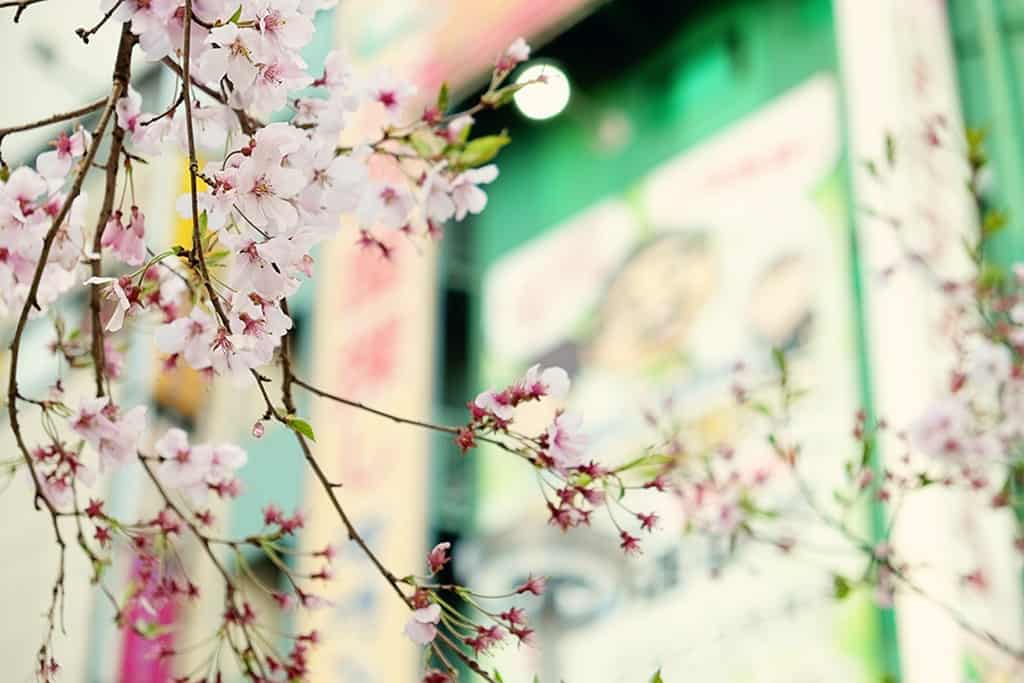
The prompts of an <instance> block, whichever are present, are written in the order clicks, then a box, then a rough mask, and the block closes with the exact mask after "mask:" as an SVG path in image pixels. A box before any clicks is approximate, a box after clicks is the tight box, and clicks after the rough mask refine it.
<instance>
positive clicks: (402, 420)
mask: <svg viewBox="0 0 1024 683" xmlns="http://www.w3.org/2000/svg"><path fill="white" fill-rule="evenodd" d="M290 382H291V383H293V384H296V385H298V386H300V387H302V388H303V389H305V390H306V391H308V392H310V393H312V394H316V395H317V396H319V397H321V398H326V399H330V400H331V401H334V402H336V403H340V404H342V405H346V406H350V407H352V408H358V409H359V410H363V411H366V412H368V413H371V414H373V415H377V416H378V417H383V418H387V419H388V420H391V421H392V422H396V423H398V424H405V425H413V426H415V427H422V428H424V429H430V430H432V431H435V432H443V433H445V434H458V433H459V429H460V428H459V427H452V426H449V425H439V424H433V423H431V422H423V421H421V420H412V419H409V418H407V417H401V416H400V415H395V414H394V413H389V412H387V411H386V410H381V409H379V408H373V407H372V406H368V405H366V404H365V403H360V402H359V401H354V400H352V399H350V398H345V397H344V396H338V395H337V394H332V393H330V392H329V391H324V390H323V389H319V388H317V387H315V386H313V385H312V384H309V383H308V382H304V381H303V380H301V379H299V378H298V377H295V376H292V377H291V379H290Z"/></svg>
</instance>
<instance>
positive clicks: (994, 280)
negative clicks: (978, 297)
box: [978, 263, 1006, 290]
mask: <svg viewBox="0 0 1024 683" xmlns="http://www.w3.org/2000/svg"><path fill="white" fill-rule="evenodd" d="M1005 280H1006V273H1005V272H1004V271H1003V269H1002V268H1000V267H999V266H997V265H996V264H994V263H986V264H985V265H984V266H983V267H982V269H981V275H980V277H979V278H978V285H979V286H980V287H981V289H982V290H991V289H995V288H996V287H998V286H999V285H1001V284H1002V283H1003V282H1004V281H1005Z"/></svg>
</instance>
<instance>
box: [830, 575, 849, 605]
mask: <svg viewBox="0 0 1024 683" xmlns="http://www.w3.org/2000/svg"><path fill="white" fill-rule="evenodd" d="M852 591H853V586H851V585H850V580H849V579H847V578H846V577H845V576H840V575H839V574H836V575H834V576H833V577H832V594H833V595H835V596H836V599H837V600H843V599H845V598H846V597H847V596H848V595H849V594H850V593H851V592H852Z"/></svg>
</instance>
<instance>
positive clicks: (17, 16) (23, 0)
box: [0, 0, 46, 24]
mask: <svg viewBox="0 0 1024 683" xmlns="http://www.w3.org/2000/svg"><path fill="white" fill-rule="evenodd" d="M40 2H46V0H10V1H9V2H0V9H6V8H8V7H17V8H18V10H17V11H16V12H15V13H14V23H15V24H17V23H18V22H19V21H20V20H21V13H22V12H24V11H25V8H26V7H30V6H32V5H35V4H38V3H40Z"/></svg>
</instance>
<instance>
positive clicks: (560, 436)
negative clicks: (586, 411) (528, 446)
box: [546, 413, 587, 469]
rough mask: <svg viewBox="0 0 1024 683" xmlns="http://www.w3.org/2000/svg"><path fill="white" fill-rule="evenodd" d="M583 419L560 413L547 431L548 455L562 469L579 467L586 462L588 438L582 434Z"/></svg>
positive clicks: (571, 414) (578, 416)
mask: <svg viewBox="0 0 1024 683" xmlns="http://www.w3.org/2000/svg"><path fill="white" fill-rule="evenodd" d="M582 426H583V418H582V417H581V416H580V415H577V414H574V413H559V414H558V415H556V416H555V419H554V421H553V422H552V423H551V425H550V426H549V427H548V429H547V432H546V434H547V439H548V454H549V455H550V456H551V458H552V459H553V460H554V461H555V465H556V466H557V467H559V468H561V469H569V468H571V467H578V466H579V465H582V464H583V462H584V454H583V449H584V448H585V447H586V444H587V441H586V438H585V437H584V436H583V435H582V434H581V433H580V429H581V428H582Z"/></svg>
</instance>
